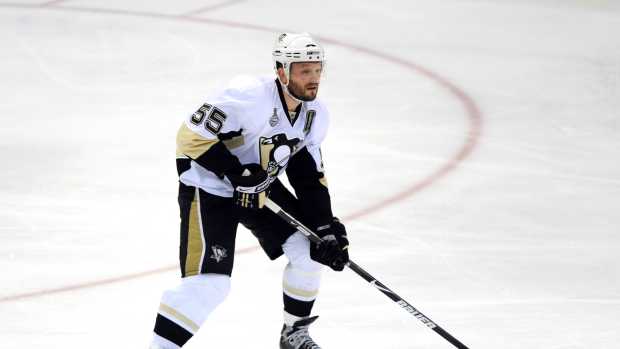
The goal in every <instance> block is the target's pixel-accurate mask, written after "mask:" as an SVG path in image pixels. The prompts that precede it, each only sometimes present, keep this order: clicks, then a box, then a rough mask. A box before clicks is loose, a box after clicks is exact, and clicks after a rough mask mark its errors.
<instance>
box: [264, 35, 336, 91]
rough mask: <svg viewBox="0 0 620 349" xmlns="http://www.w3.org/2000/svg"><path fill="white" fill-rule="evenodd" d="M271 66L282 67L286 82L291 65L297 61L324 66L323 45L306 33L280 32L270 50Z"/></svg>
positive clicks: (288, 78) (276, 69) (276, 68)
mask: <svg viewBox="0 0 620 349" xmlns="http://www.w3.org/2000/svg"><path fill="white" fill-rule="evenodd" d="M272 58H273V67H274V69H275V71H276V74H277V72H278V68H279V67H280V65H281V67H282V68H283V69H284V74H285V75H286V80H287V82H288V81H289V80H290V75H291V65H292V64H293V63H298V62H317V63H322V65H323V68H324V66H325V53H324V51H323V47H322V46H321V45H320V44H319V43H318V42H317V41H316V40H314V39H313V38H312V37H311V36H310V34H308V33H282V34H279V35H278V38H277V39H276V42H275V44H274V46H273V51H272Z"/></svg>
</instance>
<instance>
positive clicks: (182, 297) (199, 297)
mask: <svg viewBox="0 0 620 349" xmlns="http://www.w3.org/2000/svg"><path fill="white" fill-rule="evenodd" d="M229 292H230V276H228V275H222V274H200V275H195V276H189V277H186V278H183V279H182V280H181V283H180V284H179V285H178V286H177V287H175V288H173V289H170V290H167V291H165V292H164V294H163V296H162V299H161V305H160V308H159V313H160V314H161V315H163V316H165V317H167V318H168V319H169V320H171V321H173V322H174V323H176V324H177V325H179V326H181V327H183V328H185V329H186V330H188V331H189V332H191V333H192V334H194V333H195V332H196V331H197V330H198V328H199V327H200V326H201V325H202V324H203V323H204V321H205V320H206V319H207V317H208V316H209V314H210V313H211V312H212V311H213V310H214V309H215V308H216V307H217V306H218V305H219V304H220V303H222V302H223V301H224V299H225V298H226V296H227V295H228V293H229Z"/></svg>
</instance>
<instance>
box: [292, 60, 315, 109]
mask: <svg viewBox="0 0 620 349" xmlns="http://www.w3.org/2000/svg"><path fill="white" fill-rule="evenodd" d="M322 71H323V64H322V63H319V62H308V63H304V62H301V63H293V64H292V65H291V72H290V81H289V83H288V89H289V91H291V93H292V94H293V95H295V96H296V97H297V98H299V99H301V100H302V101H313V100H314V99H315V98H316V95H317V93H318V92H319V82H320V81H321V73H322Z"/></svg>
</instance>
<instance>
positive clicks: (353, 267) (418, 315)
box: [265, 198, 469, 349]
mask: <svg viewBox="0 0 620 349" xmlns="http://www.w3.org/2000/svg"><path fill="white" fill-rule="evenodd" d="M265 206H267V208H269V209H270V210H271V211H273V212H274V213H275V214H276V215H278V216H279V217H280V218H282V219H283V220H285V221H286V222H287V223H288V224H290V225H291V226H293V227H295V228H297V230H299V231H300V232H301V233H302V234H304V235H305V236H306V237H307V238H308V239H309V240H310V241H312V242H315V243H318V242H320V241H321V238H320V237H319V236H318V235H316V233H314V232H313V231H312V230H310V229H308V228H307V227H306V226H304V225H303V224H301V222H299V221H298V220H297V219H296V218H295V217H293V216H291V215H290V214H288V213H287V212H286V211H284V210H283V209H282V208H281V207H280V206H278V205H277V204H276V203H275V202H273V201H272V200H271V199H269V198H267V200H266V202H265ZM347 266H348V267H349V269H351V270H352V271H353V272H355V273H356V274H357V275H359V276H361V277H362V278H363V279H364V280H366V281H368V283H370V284H371V285H372V286H374V287H375V288H376V289H377V290H379V291H380V292H381V293H383V294H384V295H386V296H387V297H388V298H390V299H391V300H393V301H394V302H395V303H396V304H398V305H399V306H400V307H401V308H403V309H404V310H406V311H407V312H408V313H409V314H411V315H413V316H414V317H415V318H416V319H418V320H420V321H421V322H422V323H423V324H425V325H426V326H427V327H428V328H430V329H431V330H433V331H435V332H436V333H437V334H438V335H440V336H441V337H443V338H444V339H445V340H447V341H448V342H450V343H451V344H452V345H454V346H455V347H457V348H458V349H469V348H468V347H467V346H466V345H465V344H463V343H461V342H460V341H459V340H458V339H456V338H454V337H453V336H452V335H451V334H450V333H448V332H446V330H444V329H443V328H441V327H440V326H439V325H437V324H436V323H435V322H434V321H432V320H431V319H430V318H429V317H427V316H426V315H424V314H422V312H421V311H419V310H417V309H416V308H415V307H414V306H413V305H411V304H409V302H407V301H406V300H404V299H402V298H401V297H400V296H398V295H397V294H396V293H395V292H394V291H392V290H391V289H390V288H389V287H387V286H385V285H384V284H383V283H381V282H379V280H377V279H376V278H375V277H374V276H372V275H370V273H368V272H367V271H365V270H364V269H363V268H362V267H360V266H359V265H357V264H356V263H355V262H353V261H351V260H350V261H349V263H348V264H347Z"/></svg>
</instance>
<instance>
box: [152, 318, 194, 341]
mask: <svg viewBox="0 0 620 349" xmlns="http://www.w3.org/2000/svg"><path fill="white" fill-rule="evenodd" d="M153 331H155V333H157V335H159V336H161V337H164V338H166V339H167V340H169V341H171V342H172V343H174V344H176V345H178V346H180V347H182V346H183V345H185V343H187V341H188V340H189V339H190V338H192V336H193V335H192V333H191V332H189V331H188V330H186V329H184V328H183V327H181V326H179V325H177V324H176V323H174V322H173V321H172V320H170V319H168V318H167V317H165V316H163V315H161V314H157V319H156V320H155V329H154V330H153Z"/></svg>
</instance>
